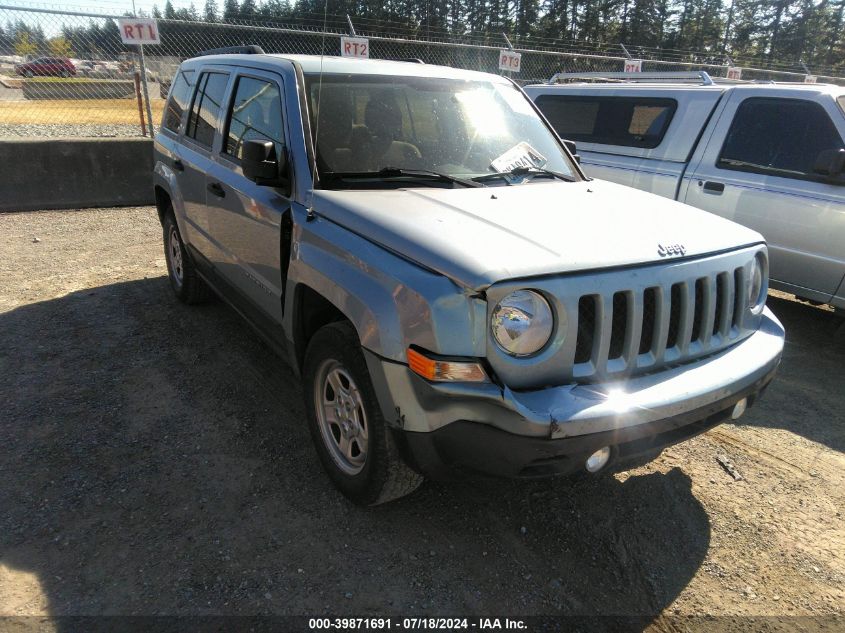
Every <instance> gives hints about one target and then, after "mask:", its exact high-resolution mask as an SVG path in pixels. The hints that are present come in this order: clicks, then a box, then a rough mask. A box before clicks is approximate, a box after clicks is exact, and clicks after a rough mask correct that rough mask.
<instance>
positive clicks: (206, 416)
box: [0, 208, 845, 632]
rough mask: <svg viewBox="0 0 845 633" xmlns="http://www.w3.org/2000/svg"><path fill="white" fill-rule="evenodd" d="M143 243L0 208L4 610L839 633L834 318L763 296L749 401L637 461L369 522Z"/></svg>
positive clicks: (235, 331) (407, 502)
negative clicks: (772, 365) (733, 419)
mask: <svg viewBox="0 0 845 633" xmlns="http://www.w3.org/2000/svg"><path fill="white" fill-rule="evenodd" d="M160 239H161V238H160V229H159V227H158V223H157V218H156V216H155V211H154V210H153V209H151V208H137V209H102V210H84V211H70V212H36V213H19V214H6V215H0V252H2V253H3V257H2V258H0V375H2V376H3V380H2V381H0V401H2V402H3V403H4V406H3V407H2V409H0V508H2V512H0V615H19V616H20V615H31V616H62V615H116V614H178V615H236V614H240V615H253V614H278V615H284V614H306V615H322V614H336V615H350V614H357V615H381V616H385V615H406V616H407V615H420V614H430V615H447V614H451V615H454V614H476V615H494V614H495V615H503V614H521V615H531V614H534V615H536V614H555V615H560V614H562V615H573V614H574V615H587V616H590V615H595V614H617V615H626V616H627V615H641V616H644V617H645V618H646V620H645V624H644V625H643V626H646V627H647V628H649V629H650V630H654V631H661V632H662V631H667V632H668V631H684V630H690V629H691V628H693V629H695V628H696V627H691V624H690V623H692V622H695V621H696V620H692V619H690V618H691V617H693V616H702V615H707V616H714V617H719V616H721V617H719V619H718V620H712V619H708V620H703V621H699V622H703V624H701V625H700V626H699V627H698V630H702V631H703V630H713V629H714V627H715V626H716V624H718V623H722V624H724V626H723V627H722V628H721V630H736V631H740V630H749V629H751V628H753V629H756V630H762V629H764V628H765V630H771V631H780V630H830V631H833V630H842V627H843V625H844V624H845V621H843V620H842V619H841V616H842V615H843V605H845V527H843V518H842V512H843V507H845V455H843V451H845V414H843V411H845V391H843V388H842V385H843V377H845V376H843V367H845V343H844V342H843V338H845V336H843V334H845V332H843V328H842V326H841V322H840V320H839V319H838V318H837V317H835V316H834V315H833V314H832V313H830V312H829V311H826V310H821V309H816V308H812V307H810V306H807V305H804V304H800V303H797V302H795V301H793V300H789V299H785V298H778V297H770V305H771V307H772V309H773V310H774V311H775V313H777V314H778V316H779V317H780V318H781V319H782V320H783V322H784V324H785V325H786V328H787V333H788V342H787V347H786V351H785V356H784V362H783V365H782V368H781V371H780V373H779V375H778V377H777V378H776V379H775V381H774V382H773V384H772V385H771V387H770V388H769V390H768V392H767V393H766V395H765V397H764V398H763V399H762V400H761V401H760V403H759V404H758V405H757V406H756V407H754V408H753V409H752V410H751V411H749V413H748V414H747V415H746V416H745V417H744V418H743V419H742V420H741V423H740V424H726V425H723V426H721V427H719V428H717V429H714V430H712V431H711V432H709V433H707V434H705V435H703V436H701V437H698V438H695V439H694V440H692V441H689V442H686V443H684V444H681V445H678V446H676V447H672V448H670V449H669V450H667V451H665V452H664V453H663V455H662V456H661V457H660V458H659V459H657V460H656V461H655V462H653V463H651V464H649V465H648V466H645V467H642V468H639V469H637V470H632V471H629V472H625V473H621V474H617V475H614V476H612V477H603V478H588V477H583V478H578V479H574V480H573V479H563V480H560V479H558V480H545V481H530V482H513V481H478V482H463V483H455V484H449V485H443V484H431V483H429V484H426V485H424V486H423V487H422V488H421V489H420V490H419V491H418V492H417V493H415V494H413V495H411V496H410V497H407V498H405V499H402V500H400V501H398V502H394V503H391V504H387V505H384V506H380V507H377V508H373V509H360V508H357V507H354V506H352V505H350V504H349V503H347V502H346V501H345V500H344V499H343V498H342V497H341V496H340V495H339V494H338V493H336V492H335V491H334V489H333V488H332V487H331V485H330V484H329V482H328V479H327V478H326V477H325V476H324V474H323V472H322V471H321V469H320V465H319V462H318V460H317V458H316V455H315V453H314V451H313V449H312V447H311V445H310V440H309V437H308V433H307V429H306V427H305V424H304V422H303V407H302V402H301V400H302V394H301V389H300V385H299V383H298V381H297V380H296V379H295V378H294V377H293V375H292V374H291V373H290V371H289V370H288V369H287V368H286V367H285V366H284V365H283V364H282V363H281V362H280V361H279V360H278V359H277V358H276V357H274V356H273V354H272V353H271V352H270V351H269V350H268V349H267V348H266V347H265V346H264V345H263V344H262V343H261V341H260V340H259V339H258V338H257V337H256V336H255V335H254V334H253V333H252V331H251V330H250V329H249V328H248V327H247V326H246V325H245V324H244V323H242V322H241V320H240V319H239V318H238V317H237V316H236V315H235V314H234V313H233V312H232V311H231V310H230V309H228V308H227V307H226V306H225V305H223V304H222V303H220V302H217V303H212V304H211V305H208V306H203V307H196V308H190V307H186V306H183V305H181V304H179V303H178V302H176V301H175V300H174V299H173V298H172V296H171V294H170V291H169V288H168V284H167V281H166V278H165V263H164V259H163V255H162V249H161V246H160ZM718 455H725V456H727V457H728V458H729V459H730V461H731V462H732V463H733V465H734V466H735V468H736V469H737V470H738V471H739V473H740V474H741V475H742V479H741V480H739V481H736V480H734V478H733V477H731V476H730V475H729V474H728V473H727V472H726V471H725V470H723V469H722V467H721V466H720V465H719V463H718V461H717V459H716V457H717V456H718ZM837 614H838V616H839V618H840V619H838V620H837V619H835V618H836V617H837ZM727 616H729V617H727ZM751 616H759V617H763V616H767V617H768V619H766V620H764V621H761V620H749V619H748V618H749V617H751ZM796 616H805V617H809V616H814V617H816V619H815V620H807V619H802V618H799V617H796ZM39 622H41V623H42V624H43V626H44V627H47V628H45V629H44V630H50V629H49V627H50V626H51V622H52V623H53V624H54V625H55V626H54V628H56V629H59V630H64V629H63V628H62V626H61V623H60V622H56V621H51V620H39ZM754 622H756V623H758V624H760V626H757V625H756V624H755V625H752V624H751V623H754ZM762 622H764V623H765V626H763V625H762V624H761V623H762ZM640 628H642V627H640ZM716 628H718V627H716ZM69 630H70V629H69Z"/></svg>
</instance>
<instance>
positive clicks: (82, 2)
mask: <svg viewBox="0 0 845 633" xmlns="http://www.w3.org/2000/svg"><path fill="white" fill-rule="evenodd" d="M164 2H165V0H156V1H154V0H135V8H136V9H137V10H139V11H140V10H144V11H146V12H147V13H150V12H152V9H153V5H154V4H157V5H158V7H159V9H164ZM171 2H172V3H173V6H174V7H176V8H177V9H181V8H183V7H184V8H188V7H189V6H191V0H171ZM0 4H3V5H6V6H15V7H21V8H29V7H31V8H37V9H57V10H64V11H83V12H86V11H90V12H92V13H109V14H120V13H124V12H127V11H130V12H131V11H132V0H68V2H67V3H61V4H57V3H53V2H25V1H22V0H0ZM194 4H195V6H196V7H197V10H198V11H202V8H203V6H204V4H205V0H196V1H195V2H194ZM217 4H218V8H222V4H223V3H222V0H217Z"/></svg>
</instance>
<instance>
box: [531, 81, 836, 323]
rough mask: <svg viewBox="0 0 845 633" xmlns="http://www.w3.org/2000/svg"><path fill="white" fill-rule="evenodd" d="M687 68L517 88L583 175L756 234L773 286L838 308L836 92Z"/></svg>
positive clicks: (829, 88)
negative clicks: (567, 143)
mask: <svg viewBox="0 0 845 633" xmlns="http://www.w3.org/2000/svg"><path fill="white" fill-rule="evenodd" d="M588 75H589V73H588ZM690 75H692V73H690V74H682V73H678V74H670V73H655V74H653V75H646V74H642V75H639V76H637V78H636V79H634V78H632V77H631V76H630V74H624V73H605V74H603V75H601V76H596V77H592V76H589V77H588V76H586V75H583V74H582V75H577V76H575V75H566V74H564V73H561V74H559V75H556V76H555V77H553V78H552V81H551V82H550V83H549V84H543V85H533V86H527V87H526V88H525V92H526V93H528V95H529V96H530V97H531V98H532V99H533V100H534V102H535V103H536V104H537V106H538V107H539V108H540V110H541V111H542V112H543V113H544V114H545V116H546V117H547V118H548V120H549V122H550V123H551V124H552V126H553V127H554V128H555V130H556V131H557V132H558V134H559V135H560V136H561V137H562V138H565V139H567V140H571V141H575V142H576V143H577V144H578V150H579V153H580V155H581V157H582V164H583V166H584V169H585V171H586V172H587V174H588V175H590V176H594V177H597V178H601V179H605V180H611V181H613V182H617V183H620V184H623V185H629V186H631V187H636V188H638V189H642V190H645V191H650V192H652V193H656V194H659V195H661V196H665V197H667V198H672V199H676V200H679V201H681V202H685V203H687V204H691V205H693V206H695V207H698V208H700V209H704V210H705V211H710V212H712V213H715V214H717V215H721V216H723V217H725V218H728V219H731V220H733V221H735V222H738V223H740V224H744V225H745V226H748V227H750V228H753V229H755V230H757V231H759V232H760V233H762V234H763V235H764V236H765V238H766V240H767V241H768V245H769V253H770V262H771V269H770V276H771V286H772V287H774V288H778V289H780V290H784V291H786V292H790V293H793V294H795V295H796V296H798V297H800V298H802V299H806V300H809V301H811V302H814V303H827V304H831V305H833V306H834V307H835V308H836V309H837V311H841V310H845V186H843V185H845V174H843V166H845V143H843V138H845V111H843V108H845V88H843V87H841V86H833V85H823V84H773V83H741V84H740V83H715V82H714V81H713V80H711V79H710V77H708V76H707V75H706V73H696V74H695V77H696V79H695V80H694V83H685V81H688V80H689V79H691V77H690ZM567 81H570V82H571V81H575V82H578V83H561V82H567Z"/></svg>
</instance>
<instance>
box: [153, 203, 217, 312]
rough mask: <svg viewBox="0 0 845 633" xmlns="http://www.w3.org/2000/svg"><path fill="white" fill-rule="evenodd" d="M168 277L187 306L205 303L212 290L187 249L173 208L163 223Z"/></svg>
mask: <svg viewBox="0 0 845 633" xmlns="http://www.w3.org/2000/svg"><path fill="white" fill-rule="evenodd" d="M162 229H163V237H164V255H165V258H166V259H167V277H168V279H169V280H170V287H171V288H172V289H173V293H174V294H175V295H176V297H177V298H178V299H179V300H180V301H182V302H183V303H187V304H195V303H203V302H205V301H207V300H208V299H209V298H210V296H211V290H210V289H209V287H208V286H207V285H206V283H205V282H204V281H203V280H202V278H201V277H200V276H199V274H198V273H197V269H196V267H195V266H194V262H193V260H192V259H191V256H190V254H189V253H188V252H187V250H186V249H185V244H184V243H183V242H182V236H181V234H180V233H179V226H178V225H177V224H176V217H175V216H174V215H173V209H172V207H171V208H169V209H168V210H167V211H166V212H165V214H164V221H163V223H162Z"/></svg>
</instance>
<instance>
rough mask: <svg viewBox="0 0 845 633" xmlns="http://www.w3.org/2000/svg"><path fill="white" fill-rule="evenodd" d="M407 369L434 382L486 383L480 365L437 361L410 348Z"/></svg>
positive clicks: (485, 376)
mask: <svg viewBox="0 0 845 633" xmlns="http://www.w3.org/2000/svg"><path fill="white" fill-rule="evenodd" d="M408 367H410V368H411V371H412V372H414V373H415V374H417V375H419V376H422V377H423V378H425V379H426V380H431V381H434V382H446V381H450V382H487V372H485V371H484V368H483V367H482V366H481V364H480V363H474V362H466V361H452V360H438V359H435V358H429V357H428V356H426V355H424V354H422V353H421V352H418V351H417V350H415V349H411V348H408Z"/></svg>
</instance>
